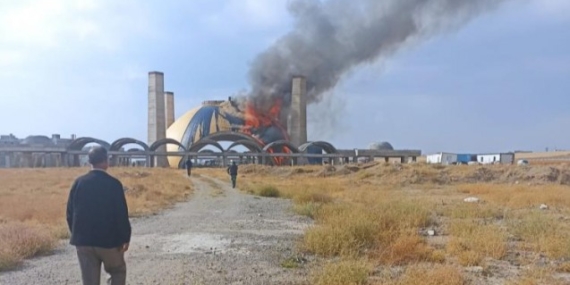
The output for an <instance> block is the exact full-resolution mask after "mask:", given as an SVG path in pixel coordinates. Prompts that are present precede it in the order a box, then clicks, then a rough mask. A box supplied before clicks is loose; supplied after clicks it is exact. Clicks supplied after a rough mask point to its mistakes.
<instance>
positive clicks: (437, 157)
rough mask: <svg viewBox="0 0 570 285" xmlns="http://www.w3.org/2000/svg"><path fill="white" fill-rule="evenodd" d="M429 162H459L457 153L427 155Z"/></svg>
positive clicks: (444, 163) (446, 163)
mask: <svg viewBox="0 0 570 285" xmlns="http://www.w3.org/2000/svg"><path fill="white" fill-rule="evenodd" d="M426 162H427V163H433V164H443V165H449V164H453V163H455V162H457V154H454V153H438V154H431V155H428V156H426Z"/></svg>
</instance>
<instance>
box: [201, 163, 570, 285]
mask: <svg viewBox="0 0 570 285" xmlns="http://www.w3.org/2000/svg"><path fill="white" fill-rule="evenodd" d="M209 173H210V175H212V176H217V177H218V178H221V179H225V180H227V179H228V177H227V175H225V173H224V172H223V170H209ZM228 183H229V181H228ZM238 187H240V189H242V190H243V191H246V192H249V193H251V194H255V195H261V196H270V197H283V198H290V199H292V200H293V201H294V211H296V212H297V213H299V214H302V215H306V216H309V217H312V218H313V219H314V220H315V226H314V227H312V228H310V229H309V230H308V231H307V232H306V233H305V235H304V237H303V239H302V241H300V243H299V246H298V250H299V252H300V253H301V254H302V253H309V254H315V255H316V256H317V257H318V260H319V264H320V265H319V266H316V267H315V269H314V272H313V277H312V283H313V284H317V285H325V284H326V285H335V284H377V285H412V284H426V285H431V284H433V285H436V284H437V285H463V284H490V285H498V284H506V285H533V284H536V285H538V284H550V285H559V284H560V285H562V284H570V238H568V237H569V236H570V166H568V165H563V164H559V165H542V164H541V165H538V166H501V165H492V166H449V167H444V166H431V165H425V164H416V165H399V164H369V165H361V166H339V167H336V168H335V167H332V166H327V167H324V168H323V167H321V166H319V167H303V168H301V167H299V168H296V167H293V168H277V167H276V168H271V167H261V166H243V167H241V173H240V175H239V177H238ZM468 197H476V198H478V199H480V200H479V201H478V202H476V203H468V202H465V201H464V199H465V198H468ZM542 204H544V205H546V206H547V207H548V208H547V209H541V208H540V207H541V205H542Z"/></svg>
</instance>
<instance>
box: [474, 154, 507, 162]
mask: <svg viewBox="0 0 570 285" xmlns="http://www.w3.org/2000/svg"><path fill="white" fill-rule="evenodd" d="M500 161H501V154H499V153H497V154H480V155H478V156H477V162H479V163H481V164H492V163H498V162H500Z"/></svg>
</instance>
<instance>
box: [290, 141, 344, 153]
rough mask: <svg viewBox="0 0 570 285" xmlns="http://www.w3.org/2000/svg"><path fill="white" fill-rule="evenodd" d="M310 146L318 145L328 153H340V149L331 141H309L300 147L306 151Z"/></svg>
mask: <svg viewBox="0 0 570 285" xmlns="http://www.w3.org/2000/svg"><path fill="white" fill-rule="evenodd" d="M310 146H318V147H320V148H322V149H323V150H324V151H325V152H326V153H329V154H334V153H338V150H337V149H336V148H335V147H334V146H333V145H332V144H330V143H328V142H325V141H315V142H307V143H305V144H303V145H301V146H300V147H299V150H300V151H302V152H305V151H306V150H307V148H308V147H310Z"/></svg>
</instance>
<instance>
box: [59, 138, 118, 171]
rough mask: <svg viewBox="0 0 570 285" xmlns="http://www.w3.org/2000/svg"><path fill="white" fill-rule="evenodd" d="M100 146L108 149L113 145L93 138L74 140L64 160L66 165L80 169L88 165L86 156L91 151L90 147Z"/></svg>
mask: <svg viewBox="0 0 570 285" xmlns="http://www.w3.org/2000/svg"><path fill="white" fill-rule="evenodd" d="M92 144H95V145H100V146H102V147H104V148H105V149H107V151H108V150H109V149H110V148H111V145H110V144H109V143H108V142H106V141H104V140H100V139H96V138H91V137H81V138H77V139H75V140H73V141H72V142H71V143H70V144H69V146H68V147H67V157H66V158H65V159H64V161H65V162H66V164H67V165H68V166H71V167H80V166H82V165H87V164H88V158H87V155H86V154H85V153H86V152H88V151H89V147H88V145H92Z"/></svg>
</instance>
